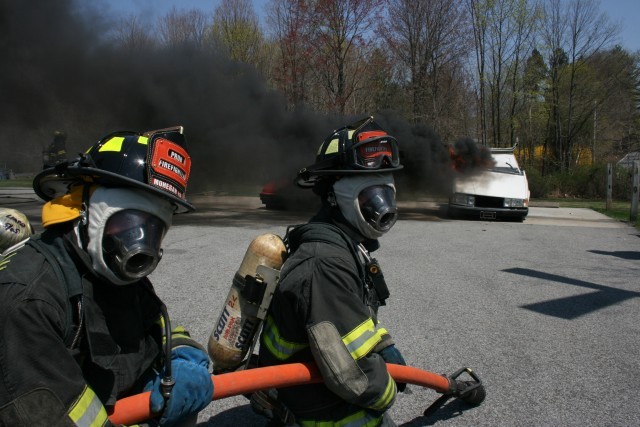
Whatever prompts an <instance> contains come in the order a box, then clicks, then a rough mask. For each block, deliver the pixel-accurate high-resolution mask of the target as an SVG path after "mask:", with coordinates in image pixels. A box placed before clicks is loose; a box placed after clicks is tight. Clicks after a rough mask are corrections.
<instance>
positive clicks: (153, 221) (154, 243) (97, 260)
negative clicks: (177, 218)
mask: <svg viewBox="0 0 640 427" xmlns="http://www.w3.org/2000/svg"><path fill="white" fill-rule="evenodd" d="M172 219H173V206H172V205H171V203H170V202H169V201H168V200H167V199H165V198H163V197H158V196H156V195H153V194H151V193H149V192H147V191H143V190H138V189H132V188H105V187H99V188H97V189H96V190H95V191H94V192H93V194H92V195H91V199H90V202H89V215H88V220H89V224H88V236H89V242H88V245H87V252H88V254H89V256H90V257H91V262H92V267H93V269H94V270H95V272H96V273H97V274H98V275H100V276H101V277H103V278H105V279H106V280H107V281H109V282H110V283H112V284H115V285H127V284H130V283H133V282H136V281H138V280H140V279H141V278H143V277H145V276H148V275H149V274H151V272H153V270H154V269H155V268H156V266H157V265H158V262H159V261H160V259H161V258H162V250H161V249H160V245H161V243H162V239H163V237H164V235H165V233H166V231H167V230H168V229H169V227H170V226H171V222H172Z"/></svg>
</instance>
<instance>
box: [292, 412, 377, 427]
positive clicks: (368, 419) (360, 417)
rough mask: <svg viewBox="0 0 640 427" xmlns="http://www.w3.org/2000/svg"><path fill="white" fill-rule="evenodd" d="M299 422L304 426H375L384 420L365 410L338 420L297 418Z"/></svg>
mask: <svg viewBox="0 0 640 427" xmlns="http://www.w3.org/2000/svg"><path fill="white" fill-rule="evenodd" d="M297 422H298V424H299V425H301V426H302V427H375V426H377V425H379V424H380V423H381V422H382V417H378V416H375V415H373V414H371V413H369V412H366V411H364V410H363V411H358V412H356V413H355V414H351V415H349V416H348V417H345V418H343V419H341V420H336V421H313V420H297Z"/></svg>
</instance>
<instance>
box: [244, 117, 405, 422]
mask: <svg viewBox="0 0 640 427" xmlns="http://www.w3.org/2000/svg"><path fill="white" fill-rule="evenodd" d="M401 168H402V166H401V165H400V162H399V152H398V145H397V142H396V140H395V138H393V137H392V136H391V135H388V134H387V133H386V132H385V131H383V130H382V129H381V128H380V126H379V125H378V124H377V123H376V122H375V121H374V120H373V118H367V119H364V120H361V121H359V122H357V123H354V124H352V125H349V126H346V127H344V128H341V129H338V130H336V131H334V132H333V133H332V134H331V135H329V137H328V138H327V139H326V140H325V141H324V143H323V144H322V146H321V147H320V150H319V154H318V156H317V158H316V163H315V164H313V165H311V166H309V167H307V168H305V169H302V170H301V171H300V172H299V176H298V184H299V185H300V186H302V187H308V188H311V187H312V188H313V190H314V192H315V193H317V194H318V195H319V196H320V197H321V198H322V203H323V206H322V208H321V209H320V211H319V212H318V213H317V214H316V215H315V216H314V217H313V218H311V220H310V221H309V222H308V223H307V224H304V225H301V226H297V227H295V228H293V230H291V231H290V232H289V233H288V235H287V238H286V239H285V240H286V241H287V244H288V246H289V250H290V255H289V257H288V258H287V261H286V262H285V264H284V265H283V267H282V270H281V275H280V282H279V285H278V288H277V290H276V293H275V294H274V297H273V300H272V302H271V306H270V309H269V312H268V315H267V318H266V319H265V325H264V328H263V332H262V334H261V341H260V353H259V361H258V364H259V365H260V366H269V365H278V364H284V363H294V362H308V361H315V363H316V364H317V365H318V367H319V369H320V372H321V373H322V377H323V379H324V383H323V384H314V385H304V386H298V387H291V388H285V389H280V390H278V391H277V397H276V393H274V392H273V391H272V392H271V393H262V392H259V393H256V394H254V396H253V399H252V404H253V406H254V409H256V410H257V411H258V412H262V413H263V414H265V415H267V416H273V418H274V420H273V421H272V422H273V423H274V424H277V423H278V422H281V421H280V420H278V419H277V418H284V421H283V422H284V423H285V424H286V423H290V422H292V418H293V417H291V415H293V416H294V417H295V422H296V423H297V425H301V426H307V425H309V426H327V427H328V426H379V425H383V426H392V425H395V424H394V423H393V421H392V420H391V419H390V417H389V416H388V414H386V412H385V411H387V410H388V409H389V408H390V407H391V406H392V405H393V403H394V401H395V398H396V393H397V390H398V388H402V389H404V386H406V385H404V384H400V385H398V384H396V383H395V382H394V380H393V378H392V377H391V376H390V375H389V373H388V372H387V368H386V364H385V362H390V363H399V364H404V359H403V357H402V355H401V353H400V352H399V351H398V349H397V348H396V346H395V345H394V342H393V340H392V338H391V336H390V334H389V332H388V331H387V330H386V329H385V328H384V327H383V325H382V324H381V323H380V322H379V321H378V316H377V311H378V306H380V305H384V303H385V299H386V298H387V297H388V296H389V292H388V289H387V286H386V284H385V281H384V277H383V275H382V271H381V270H380V266H379V265H378V263H377V261H376V260H375V259H374V258H372V256H371V254H370V252H372V251H374V250H375V249H377V248H378V246H379V245H378V240H377V239H378V238H379V237H381V236H382V235H383V234H384V233H386V232H387V231H389V230H390V229H391V227H392V226H393V224H394V223H395V221H396V218H397V209H396V202H395V186H394V181H393V175H392V172H393V171H397V170H399V169H401ZM275 399H277V403H276V400H275Z"/></svg>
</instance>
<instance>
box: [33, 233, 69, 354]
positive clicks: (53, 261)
mask: <svg viewBox="0 0 640 427" xmlns="http://www.w3.org/2000/svg"><path fill="white" fill-rule="evenodd" d="M26 245H28V246H31V247H32V248H34V249H35V250H36V251H38V252H39V253H40V254H41V255H42V256H43V257H44V258H45V259H46V260H47V262H48V263H49V265H50V266H51V268H52V269H53V272H54V273H55V275H56V278H57V279H58V281H59V282H60V283H62V284H64V289H65V290H66V295H65V301H68V302H69V304H67V306H66V307H65V313H66V322H65V328H64V335H63V339H64V342H65V344H66V345H67V347H72V344H73V342H74V336H73V334H72V331H73V308H72V302H71V299H72V298H74V297H80V296H82V282H81V280H82V279H81V278H80V276H79V275H78V274H74V273H73V272H71V271H69V273H68V274H65V273H64V272H63V270H62V266H61V265H68V264H69V263H72V261H71V260H70V259H68V258H67V256H66V253H63V254H60V253H58V254H54V253H53V251H51V249H50V248H48V247H47V246H48V245H46V244H45V243H43V242H42V241H41V240H40V238H39V237H35V238H33V237H32V238H31V239H29V241H27V243H26ZM56 252H59V251H56ZM64 258H67V259H64ZM67 270H69V269H67Z"/></svg>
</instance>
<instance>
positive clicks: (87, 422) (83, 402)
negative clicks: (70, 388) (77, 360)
mask: <svg viewBox="0 0 640 427" xmlns="http://www.w3.org/2000/svg"><path fill="white" fill-rule="evenodd" d="M69 418H71V420H72V421H73V422H74V423H75V425H76V426H79V427H101V426H103V425H105V423H106V422H107V411H106V409H104V406H103V405H102V402H100V399H98V396H96V394H95V392H94V391H93V390H92V389H91V388H89V387H87V386H85V387H84V390H83V391H82V394H81V395H80V397H79V398H78V400H76V402H75V403H74V404H73V406H72V407H71V409H70V410H69Z"/></svg>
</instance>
